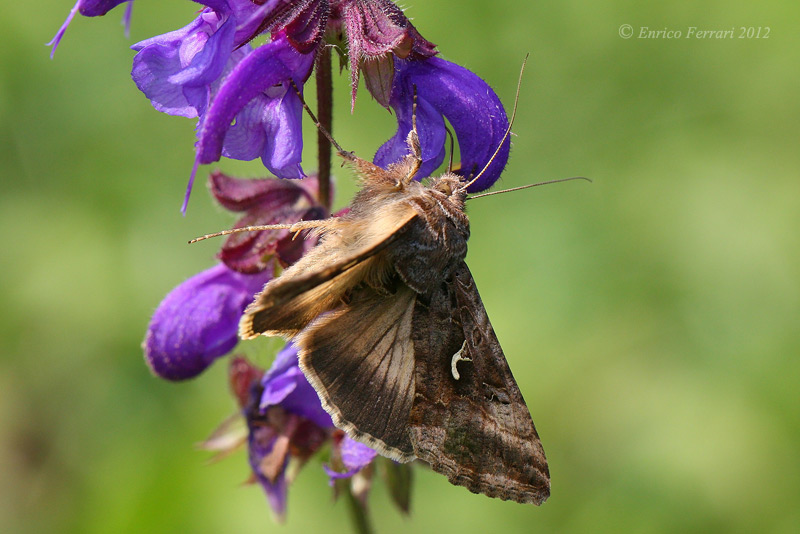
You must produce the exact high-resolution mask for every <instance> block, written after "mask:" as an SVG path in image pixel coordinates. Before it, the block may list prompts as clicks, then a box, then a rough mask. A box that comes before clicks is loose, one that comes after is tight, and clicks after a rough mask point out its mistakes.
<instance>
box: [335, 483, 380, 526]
mask: <svg viewBox="0 0 800 534" xmlns="http://www.w3.org/2000/svg"><path fill="white" fill-rule="evenodd" d="M346 482H349V481H346ZM343 493H344V497H345V499H346V500H347V507H348V508H349V509H350V519H351V520H352V522H353V530H354V531H355V532H356V534H374V531H373V530H372V525H371V524H370V521H369V515H368V514H367V508H366V506H365V505H364V504H363V503H361V502H360V501H359V500H358V499H357V498H356V496H355V495H353V493H352V492H351V491H350V488H346V489H345V490H344V492H343Z"/></svg>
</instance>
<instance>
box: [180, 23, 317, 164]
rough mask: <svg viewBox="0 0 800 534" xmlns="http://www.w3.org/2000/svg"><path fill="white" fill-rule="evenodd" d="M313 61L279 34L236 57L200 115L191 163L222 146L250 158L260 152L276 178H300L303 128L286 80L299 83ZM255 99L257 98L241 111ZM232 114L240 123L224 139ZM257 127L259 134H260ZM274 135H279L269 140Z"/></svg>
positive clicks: (211, 157) (212, 156)
mask: <svg viewBox="0 0 800 534" xmlns="http://www.w3.org/2000/svg"><path fill="white" fill-rule="evenodd" d="M313 63H314V54H313V53H311V54H300V53H299V52H297V51H296V50H295V49H294V48H293V47H292V46H291V45H290V44H289V42H288V41H287V39H286V36H285V35H284V34H280V35H278V36H277V37H276V38H275V39H274V40H273V41H271V42H269V43H267V44H264V45H261V46H260V47H258V48H257V49H256V50H255V51H254V52H252V53H251V54H249V55H248V56H247V57H245V58H244V59H243V60H242V61H240V62H239V64H238V65H236V67H234V69H233V70H232V71H231V73H230V74H229V75H228V76H227V78H226V79H225V81H224V82H223V84H222V86H221V87H220V89H219V92H218V93H217V94H216V95H215V96H214V100H213V103H212V104H211V106H210V107H209V109H208V112H207V113H206V114H205V115H204V116H203V119H202V121H201V123H200V126H199V130H198V141H197V159H196V161H197V162H199V163H201V164H205V163H211V162H214V161H217V160H219V158H220V156H221V155H222V153H223V150H225V153H226V154H230V155H232V157H240V158H250V159H252V158H254V157H256V156H258V155H261V157H262V161H263V162H264V164H265V165H266V166H267V168H268V169H270V171H272V172H273V173H275V174H276V175H277V176H279V177H281V178H300V177H302V176H303V174H302V171H301V169H300V155H301V150H302V131H301V129H300V127H299V125H300V118H301V112H302V108H301V107H300V106H299V100H298V99H297V95H294V89H292V87H291V86H290V84H289V83H288V82H289V80H294V81H295V82H296V83H297V84H298V85H300V84H302V82H303V81H305V79H306V78H307V77H308V75H309V74H310V73H311V67H312V66H313ZM275 86H277V87H275ZM256 97H262V98H259V99H258V100H257V101H256V102H255V103H254V104H253V105H252V106H251V107H248V108H247V110H245V107H246V106H248V104H250V103H251V102H252V101H253V100H254V99H256ZM243 110H245V111H244V113H243V114H242V115H241V116H239V114H240V112H242V111H243ZM234 118H236V120H237V123H238V122H242V123H243V125H242V126H241V127H240V128H238V129H235V132H234V133H233V134H232V137H231V139H230V141H228V139H227V138H226V135H227V134H228V133H229V131H231V130H232V128H231V123H232V122H233V120H234ZM259 128H262V129H263V133H261V134H259V132H258V129H259ZM240 132H241V133H240ZM276 134H279V138H278V139H272V136H274V135H276ZM249 136H256V140H255V141H253V140H250V139H249Z"/></svg>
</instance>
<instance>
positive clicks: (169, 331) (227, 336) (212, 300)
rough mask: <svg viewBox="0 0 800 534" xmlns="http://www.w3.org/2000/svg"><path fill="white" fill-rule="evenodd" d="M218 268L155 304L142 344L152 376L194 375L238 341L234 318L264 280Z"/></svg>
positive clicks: (176, 377) (265, 276) (262, 276)
mask: <svg viewBox="0 0 800 534" xmlns="http://www.w3.org/2000/svg"><path fill="white" fill-rule="evenodd" d="M269 274H270V273H268V272H265V273H261V274H258V275H243V274H239V273H236V272H234V271H231V270H230V269H228V268H227V267H225V266H224V265H217V266H215V267H212V268H210V269H208V270H206V271H203V272H201V273H199V274H197V275H195V276H193V277H192V278H190V279H188V280H187V281H185V282H183V283H182V284H180V285H179V286H178V287H176V288H175V289H173V290H172V291H171V292H170V293H169V294H168V295H167V296H166V297H165V298H164V300H163V301H161V304H159V306H158V308H157V309H156V311H155V313H154V314H153V318H152V319H151V320H150V325H149V327H148V329H147V336H146V338H145V341H144V349H145V358H146V361H147V364H148V365H149V366H150V369H152V371H153V373H155V374H156V375H158V376H160V377H161V378H165V379H167V380H185V379H188V378H192V377H194V376H197V375H198V374H200V373H201V372H202V371H204V370H205V369H206V368H207V367H208V366H209V365H211V363H212V362H213V361H214V360H215V359H216V358H218V357H220V356H222V355H224V354H226V353H228V352H229V351H230V350H231V349H232V348H233V347H234V346H235V345H236V342H237V340H238V338H237V331H238V324H239V318H240V317H241V315H242V313H243V312H244V309H245V307H246V306H247V304H249V303H250V302H251V301H252V299H253V296H254V295H255V294H256V293H258V292H259V291H260V290H261V289H262V288H263V286H264V284H265V283H266V282H267V281H268V280H269Z"/></svg>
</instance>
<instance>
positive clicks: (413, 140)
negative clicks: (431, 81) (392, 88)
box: [403, 84, 422, 184]
mask: <svg viewBox="0 0 800 534" xmlns="http://www.w3.org/2000/svg"><path fill="white" fill-rule="evenodd" d="M406 142H407V143H408V148H409V149H410V150H411V157H412V158H414V163H413V165H412V166H411V168H410V169H409V171H408V174H407V175H406V177H405V179H404V180H403V183H405V184H407V183H409V182H410V181H411V180H412V179H413V178H414V175H416V174H417V171H419V168H420V167H421V166H422V147H421V146H420V144H419V133H418V132H417V85H416V84H414V98H413V100H412V103H411V131H410V132H408V137H407V138H406Z"/></svg>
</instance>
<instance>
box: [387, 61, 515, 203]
mask: <svg viewBox="0 0 800 534" xmlns="http://www.w3.org/2000/svg"><path fill="white" fill-rule="evenodd" d="M395 68H396V72H395V80H394V88H393V91H392V99H391V102H390V103H391V106H392V108H394V110H395V113H396V114H397V120H398V131H397V133H396V134H395V135H394V137H392V138H391V139H390V140H389V141H387V142H386V143H385V144H384V145H383V146H382V147H381V148H380V149H379V150H378V152H377V154H376V155H375V163H376V164H377V165H380V166H383V167H385V166H387V165H389V164H390V163H394V162H396V161H397V160H398V159H399V156H402V155H404V154H407V153H408V149H407V148H406V147H405V146H404V145H405V139H406V136H407V135H408V132H409V130H410V129H411V120H410V118H411V106H412V102H413V95H414V87H415V86H416V88H417V100H418V107H417V128H418V130H419V134H420V141H421V142H422V152H423V159H424V160H425V162H424V163H425V164H424V166H423V170H424V171H427V172H428V173H429V172H431V171H432V170H433V167H435V166H434V165H433V163H432V162H434V161H435V158H433V157H432V156H431V155H434V154H439V153H440V152H441V151H442V150H443V149H444V140H445V134H444V124H443V122H442V120H441V116H444V117H446V118H447V120H448V121H450V124H451V125H452V126H453V129H454V130H455V132H456V137H457V138H458V145H459V149H460V152H461V158H462V160H461V170H460V171H459V172H460V173H461V174H463V175H464V176H465V177H470V176H474V175H475V174H477V173H478V172H481V171H482V170H483V168H484V167H485V166H486V164H487V163H488V162H489V160H490V159H491V157H492V155H493V154H494V152H495V150H497V147H498V146H500V145H501V141H502V139H503V136H504V135H505V133H506V130H507V129H508V118H507V117H506V113H505V110H504V109H503V105H502V103H501V102H500V99H499V98H497V95H496V94H495V93H494V91H493V90H492V88H491V87H489V85H488V84H487V83H486V82H484V81H483V80H482V79H480V78H479V77H478V76H477V75H475V74H473V73H472V72H470V71H469V70H467V69H465V68H464V67H461V66H459V65H456V64H455V63H450V62H449V61H445V60H443V59H440V58H437V57H432V58H429V59H426V60H418V61H414V60H407V61H403V60H395ZM431 110H433V114H438V115H439V117H438V118H437V119H434V118H432V112H431ZM426 130H433V131H434V132H436V131H440V132H441V133H440V134H436V133H428V134H426V133H425V131H426ZM426 144H432V146H427V147H426ZM510 146H511V142H510V139H508V138H506V139H505V140H504V141H502V148H501V150H500V151H499V153H498V154H497V156H496V157H495V159H494V161H493V162H492V164H491V165H489V167H488V169H487V170H486V172H484V174H483V175H482V176H481V178H480V179H479V180H478V181H477V182H475V183H474V184H472V186H470V188H469V191H470V192H475V191H482V190H484V189H487V188H488V187H490V186H491V185H492V184H493V183H494V182H495V181H496V180H497V179H498V178H499V177H500V173H501V172H502V171H503V168H504V167H505V165H506V162H507V161H508V153H509V148H510ZM425 175H426V174H425V172H421V173H419V177H420V178H422V177H424V176H425Z"/></svg>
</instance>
